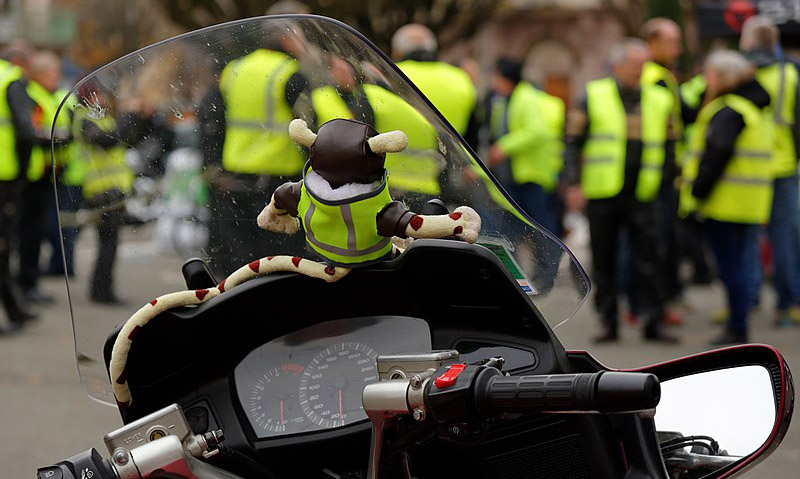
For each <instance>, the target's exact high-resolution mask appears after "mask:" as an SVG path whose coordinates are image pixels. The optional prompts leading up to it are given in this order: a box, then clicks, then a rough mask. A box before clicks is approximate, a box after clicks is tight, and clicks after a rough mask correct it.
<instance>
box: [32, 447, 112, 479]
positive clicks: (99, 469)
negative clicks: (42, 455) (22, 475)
mask: <svg viewBox="0 0 800 479" xmlns="http://www.w3.org/2000/svg"><path fill="white" fill-rule="evenodd" d="M36 477H37V479H116V478H117V474H116V473H115V472H114V469H113V468H112V467H111V463H109V462H108V461H107V460H106V459H103V456H101V455H100V453H99V452H97V449H94V448H92V449H89V450H88V451H83V452H82V453H80V454H76V455H74V456H72V457H70V458H69V459H66V460H64V461H61V462H59V463H58V464H56V465H54V466H46V467H40V468H39V469H37V470H36Z"/></svg>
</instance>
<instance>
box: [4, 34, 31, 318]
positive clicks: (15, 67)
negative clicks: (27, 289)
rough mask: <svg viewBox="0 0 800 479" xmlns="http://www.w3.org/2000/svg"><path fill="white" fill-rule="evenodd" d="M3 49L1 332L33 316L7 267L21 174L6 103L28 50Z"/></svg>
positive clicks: (13, 120)
mask: <svg viewBox="0 0 800 479" xmlns="http://www.w3.org/2000/svg"><path fill="white" fill-rule="evenodd" d="M2 53H3V57H4V58H7V59H8V60H5V59H2V60H0V299H2V301H3V307H4V308H5V312H6V321H5V322H4V323H0V334H2V333H5V332H10V331H13V330H15V329H18V328H20V327H21V326H22V325H23V324H24V322H25V321H26V320H28V319H31V318H33V314H32V313H30V312H29V311H26V310H25V308H24V305H23V301H22V299H21V298H20V297H19V295H18V292H17V291H16V288H15V287H14V286H15V285H14V280H13V279H12V277H11V267H10V256H11V252H12V248H13V247H14V243H15V234H14V233H15V230H16V224H17V218H18V216H19V208H20V187H21V186H22V182H23V181H24V180H23V178H24V176H22V175H20V170H21V168H20V165H19V159H18V156H17V148H16V147H17V145H16V141H15V136H16V129H15V123H16V122H17V118H16V117H15V112H14V111H13V110H12V109H11V105H10V103H9V98H8V87H9V85H10V84H12V83H13V82H15V81H17V80H19V79H20V78H21V77H22V76H23V69H22V68H21V67H20V66H19V65H22V64H25V63H26V61H27V60H28V55H29V52H28V51H23V50H21V49H14V50H12V49H6V50H4V51H3V52H2ZM22 112H23V113H24V112H26V110H22Z"/></svg>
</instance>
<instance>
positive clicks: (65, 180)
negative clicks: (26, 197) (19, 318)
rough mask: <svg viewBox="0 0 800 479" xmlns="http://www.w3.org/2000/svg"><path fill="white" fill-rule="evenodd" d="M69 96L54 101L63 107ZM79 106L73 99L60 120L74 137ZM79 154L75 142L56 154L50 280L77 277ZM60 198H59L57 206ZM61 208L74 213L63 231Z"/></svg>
mask: <svg viewBox="0 0 800 479" xmlns="http://www.w3.org/2000/svg"><path fill="white" fill-rule="evenodd" d="M67 94H69V90H67V89H66V88H60V89H58V90H57V91H56V92H55V94H54V97H55V99H56V100H57V101H58V102H59V103H60V102H61V100H63V99H64V98H65V97H66V96H67ZM76 103H77V101H75V97H72V98H70V99H69V100H68V101H66V102H65V103H64V106H63V108H62V110H61V112H59V118H58V120H59V121H60V122H64V123H69V125H70V127H69V128H70V133H72V132H73V129H72V125H73V122H72V120H73V117H74V115H75V112H74V105H75V104H76ZM77 154H78V152H77V145H75V144H74V142H70V144H69V145H62V146H61V148H60V149H59V150H58V151H57V152H56V155H57V156H56V168H57V169H56V176H55V180H56V195H55V196H51V197H50V202H49V204H48V210H47V224H46V236H47V241H48V243H49V244H50V247H51V253H50V260H49V261H47V265H48V266H47V269H46V270H45V271H44V274H46V275H48V276H63V275H64V274H67V276H69V277H72V276H74V275H75V262H74V256H75V242H76V241H77V237H78V232H79V230H78V228H77V227H76V226H75V225H73V224H69V222H72V223H75V221H76V218H75V214H76V213H77V211H78V209H79V208H80V206H81V198H82V193H81V183H82V182H83V176H84V172H83V169H82V163H81V162H80V160H79V159H77V158H76V155H77ZM56 196H57V197H58V201H57V202H56ZM59 208H60V209H61V211H62V213H66V212H69V213H70V214H69V215H65V216H64V220H65V224H64V225H63V228H62V227H61V226H62V225H60V224H59V221H58V212H59ZM62 241H63V248H62Z"/></svg>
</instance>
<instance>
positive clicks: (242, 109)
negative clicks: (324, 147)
mask: <svg viewBox="0 0 800 479" xmlns="http://www.w3.org/2000/svg"><path fill="white" fill-rule="evenodd" d="M263 38H264V40H263V43H262V47H261V48H258V49H256V50H255V51H253V52H252V53H250V54H248V55H246V56H244V57H242V58H238V59H236V60H233V61H231V62H229V63H228V64H227V65H226V66H225V67H224V69H223V70H222V72H221V74H220V81H219V85H218V88H215V89H214V90H213V91H212V92H210V93H209V94H208V95H207V97H206V99H205V100H204V102H203V106H202V107H201V113H200V116H201V121H202V125H203V126H202V127H201V129H202V130H203V132H202V133H203V135H204V140H203V142H204V145H203V151H204V154H205V162H206V164H207V165H208V166H210V167H212V169H213V170H215V171H216V173H215V174H214V175H213V177H212V178H211V182H210V183H211V184H210V186H211V188H210V191H209V202H210V204H209V206H210V211H211V212H212V215H213V217H212V220H211V223H210V225H209V251H213V252H214V255H213V257H211V258H209V260H210V261H209V265H210V266H211V269H212V271H214V272H215V273H219V274H221V275H227V274H229V273H231V272H232V271H233V270H234V269H235V268H238V267H239V266H240V265H241V264H245V263H247V262H249V261H251V260H252V259H253V258H256V257H258V255H259V254H261V252H262V251H263V250H264V249H269V245H270V244H274V245H277V244H281V245H282V248H283V249H286V238H284V237H281V236H277V235H274V234H272V233H264V232H263V231H261V230H259V229H258V227H257V226H256V225H255V224H254V223H253V221H252V218H253V217H254V216H256V215H258V211H257V210H258V205H259V204H260V203H261V201H262V200H263V196H264V194H265V193H264V192H265V191H272V190H273V189H274V188H276V187H277V186H278V185H280V184H282V183H283V182H284V181H286V180H287V179H297V178H299V177H300V175H301V173H302V168H303V165H304V163H305V161H306V158H305V154H304V153H303V152H302V151H301V150H300V149H299V148H298V147H297V146H296V145H295V144H293V143H292V141H291V139H290V138H289V135H288V130H287V128H288V125H289V122H290V121H291V120H292V119H294V118H297V117H300V118H305V119H307V120H310V121H309V123H313V112H311V111H307V110H306V109H304V108H303V107H302V106H301V105H305V104H307V103H308V102H304V101H299V100H300V99H301V98H307V97H308V96H309V95H310V89H309V82H308V80H307V78H306V76H305V75H304V73H303V70H302V68H301V63H300V60H299V59H298V56H299V55H300V54H301V53H302V52H303V51H304V47H303V45H304V38H303V35H302V32H301V31H300V30H299V29H298V28H297V27H296V25H295V24H294V23H292V22H291V21H288V20H287V21H285V22H273V23H271V24H270V25H269V27H268V29H267V30H266V31H265V32H264V36H263ZM221 125H224V127H221ZM253 208H255V209H253ZM251 209H252V211H251ZM296 242H297V244H296V245H295V246H296V247H297V248H298V249H300V248H302V247H303V246H302V244H301V243H300V241H299V240H296Z"/></svg>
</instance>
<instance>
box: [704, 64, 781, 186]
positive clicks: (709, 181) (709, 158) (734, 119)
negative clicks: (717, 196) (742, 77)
mask: <svg viewBox="0 0 800 479" xmlns="http://www.w3.org/2000/svg"><path fill="white" fill-rule="evenodd" d="M731 93H732V94H734V95H739V96H741V97H743V98H746V99H748V100H750V101H752V102H753V103H754V104H755V105H756V106H757V107H759V108H764V107H766V106H767V105H769V102H770V98H769V93H767V91H766V90H764V88H763V87H762V86H761V85H759V84H758V82H757V81H755V80H750V81H748V82H746V83H744V84H742V85H740V86H739V87H738V88H737V89H736V90H734V91H733V92H731ZM744 126H745V124H744V118H742V115H740V114H739V113H737V112H736V110H734V109H732V108H730V107H727V106H726V107H724V108H722V109H721V110H720V111H718V112H717V113H716V114H714V116H713V117H712V118H711V121H710V122H709V124H708V131H706V149H705V151H704V152H703V156H702V157H701V158H700V165H699V166H698V170H697V178H695V181H694V186H693V187H692V195H693V196H694V197H695V198H698V199H701V200H703V199H706V198H708V196H709V195H710V194H711V191H712V190H713V189H714V186H715V185H716V184H717V182H718V181H719V179H720V177H722V173H723V172H724V171H725V168H726V167H727V166H728V162H729V161H730V160H731V158H732V157H733V149H734V145H735V144H736V139H737V138H738V137H739V133H741V132H742V130H743V129H744Z"/></svg>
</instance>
